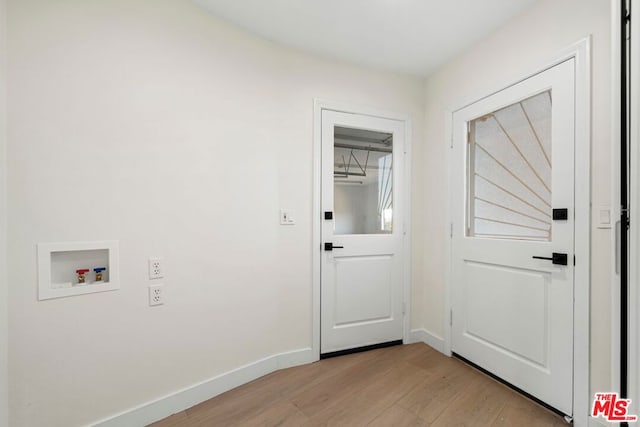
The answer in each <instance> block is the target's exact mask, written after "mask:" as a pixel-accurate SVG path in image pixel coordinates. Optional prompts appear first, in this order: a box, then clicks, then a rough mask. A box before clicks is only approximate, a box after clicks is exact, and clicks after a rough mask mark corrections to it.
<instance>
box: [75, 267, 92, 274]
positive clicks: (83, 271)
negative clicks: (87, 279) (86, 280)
mask: <svg viewBox="0 0 640 427" xmlns="http://www.w3.org/2000/svg"><path fill="white" fill-rule="evenodd" d="M88 272H89V269H88V268H82V269H80V270H76V273H77V274H87V273H88Z"/></svg>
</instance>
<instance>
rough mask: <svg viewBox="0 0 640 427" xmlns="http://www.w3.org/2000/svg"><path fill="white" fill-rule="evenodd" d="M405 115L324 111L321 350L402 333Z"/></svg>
mask: <svg viewBox="0 0 640 427" xmlns="http://www.w3.org/2000/svg"><path fill="white" fill-rule="evenodd" d="M404 144H405V135H404V123H403V122H401V121H396V120H389V119H382V118H378V117H372V116H365V115H358V114H348V113H341V112H335V111H329V110H323V111H322V200H321V208H322V212H320V215H321V218H322V219H321V221H322V226H321V232H322V254H321V258H322V259H321V285H320V286H321V311H320V313H321V314H320V315H321V334H320V339H321V341H320V352H321V353H322V354H327V353H331V352H335V351H341V350H347V349H353V348H357V347H363V346H368V345H374V344H380V343H385V342H389V341H396V340H401V339H402V335H403V300H402V296H403V261H402V242H403V233H402V229H401V228H402V225H403V224H402V221H401V218H402V215H403V209H404V206H405V205H404V204H405V201H404V200H403V199H402V197H403V194H404V192H403V191H399V189H402V188H403V185H404V183H403V174H402V167H403V161H404V153H403V149H404Z"/></svg>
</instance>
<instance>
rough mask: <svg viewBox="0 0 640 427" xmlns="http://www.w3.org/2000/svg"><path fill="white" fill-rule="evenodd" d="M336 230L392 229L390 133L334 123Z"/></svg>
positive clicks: (372, 231) (370, 231)
mask: <svg viewBox="0 0 640 427" xmlns="http://www.w3.org/2000/svg"><path fill="white" fill-rule="evenodd" d="M333 198H334V200H333V203H334V216H335V230H334V233H335V234H385V233H391V232H392V231H393V135H392V134H390V133H383V132H375V131H370V130H364V129H351V128H345V127H339V126H336V127H335V130H334V171H333Z"/></svg>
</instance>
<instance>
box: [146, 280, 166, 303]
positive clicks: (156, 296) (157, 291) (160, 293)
mask: <svg viewBox="0 0 640 427" xmlns="http://www.w3.org/2000/svg"><path fill="white" fill-rule="evenodd" d="M163 304H164V285H161V284H159V285H149V306H150V307H153V306H156V305H163Z"/></svg>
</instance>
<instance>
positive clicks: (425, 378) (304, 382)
mask: <svg viewBox="0 0 640 427" xmlns="http://www.w3.org/2000/svg"><path fill="white" fill-rule="evenodd" d="M153 426H154V427H177V426H224V427H226V426H265V427H267V426H305V427H306V426H377V427H387V426H566V424H565V423H564V421H563V420H562V418H560V417H559V416H557V415H555V414H553V413H551V412H549V411H547V410H546V409H544V408H542V407H541V406H539V405H537V404H536V403H534V402H532V401H530V400H528V399H526V398H524V397H522V396H521V395H519V394H518V393H516V392H514V391H513V390H511V389H509V388H508V387H505V386H504V385H502V384H500V383H498V382H497V381H495V380H493V379H492V378H490V377H488V376H486V375H484V374H482V373H481V372H478V371H477V370H475V369H473V368H471V367H469V366H467V365H465V364H464V363H462V362H460V361H459V360H456V359H452V358H448V357H445V356H443V355H442V354H440V353H438V352H437V351H435V350H433V349H431V348H429V347H428V346H426V345H424V344H411V345H404V346H396V347H389V348H384V349H379V350H373V351H369V352H365V353H358V354H352V355H348V356H341V357H336V358H332V359H326V360H322V361H320V362H316V363H313V364H310V365H305V366H299V367H296V368H290V369H285V370H282V371H278V372H274V373H272V374H270V375H267V376H265V377H262V378H259V379H257V380H255V381H253V382H251V383H248V384H245V385H243V386H241V387H238V388H236V389H234V390H231V391H228V392H226V393H224V394H221V395H220V396H217V397H215V398H213V399H210V400H208V401H206V402H203V403H201V404H199V405H196V406H194V407H192V408H190V409H187V410H186V411H182V412H179V413H177V414H175V415H173V416H171V417H169V418H166V419H164V420H162V421H159V422H157V423H155V424H153Z"/></svg>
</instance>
